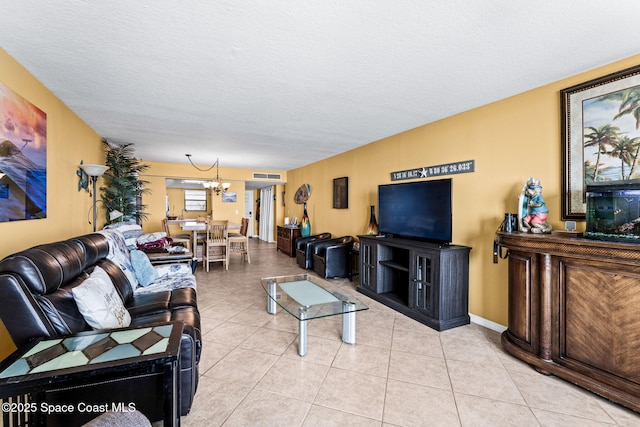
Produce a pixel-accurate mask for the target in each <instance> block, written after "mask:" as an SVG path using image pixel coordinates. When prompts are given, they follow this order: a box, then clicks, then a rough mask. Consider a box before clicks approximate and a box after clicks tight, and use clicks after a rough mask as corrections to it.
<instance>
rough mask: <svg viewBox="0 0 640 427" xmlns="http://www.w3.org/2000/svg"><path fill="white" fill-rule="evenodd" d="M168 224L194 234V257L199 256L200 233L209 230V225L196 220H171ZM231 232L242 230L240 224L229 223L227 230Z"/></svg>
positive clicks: (192, 239)
mask: <svg viewBox="0 0 640 427" xmlns="http://www.w3.org/2000/svg"><path fill="white" fill-rule="evenodd" d="M167 223H168V224H174V225H179V226H180V228H182V230H183V231H190V232H191V233H192V234H193V237H192V238H191V242H192V246H193V250H192V252H193V254H194V256H197V254H198V232H199V231H200V232H203V231H206V230H207V223H206V222H199V221H196V220H195V219H173V220H169V221H167ZM231 230H234V232H235V231H236V230H238V232H239V230H240V224H239V223H236V222H231V221H230V222H229V229H228V230H227V232H230V231H231Z"/></svg>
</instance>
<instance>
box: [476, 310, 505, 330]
mask: <svg viewBox="0 0 640 427" xmlns="http://www.w3.org/2000/svg"><path fill="white" fill-rule="evenodd" d="M469 317H470V318H471V321H472V322H473V323H475V324H477V325H480V326H484V327H485V328H487V329H491V330H492V331H496V332H500V333H503V332H504V331H506V330H507V327H506V326H503V325H501V324H499V323H496V322H492V321H491V320H487V319H485V318H482V317H480V316H476V315H475V314H471V313H469Z"/></svg>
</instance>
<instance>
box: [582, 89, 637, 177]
mask: <svg viewBox="0 0 640 427" xmlns="http://www.w3.org/2000/svg"><path fill="white" fill-rule="evenodd" d="M583 123H584V131H583V137H584V171H585V175H584V178H585V184H588V183H590V182H596V181H613V180H630V179H635V178H640V171H638V170H637V166H638V157H639V156H640V86H634V87H630V88H627V89H623V90H619V91H615V92H611V93H608V94H606V95H602V96H598V97H595V98H592V99H588V100H585V101H584V104H583Z"/></svg>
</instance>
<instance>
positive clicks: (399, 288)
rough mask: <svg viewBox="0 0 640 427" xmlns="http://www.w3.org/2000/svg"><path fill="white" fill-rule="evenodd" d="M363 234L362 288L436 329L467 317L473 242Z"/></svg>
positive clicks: (383, 301)
mask: <svg viewBox="0 0 640 427" xmlns="http://www.w3.org/2000/svg"><path fill="white" fill-rule="evenodd" d="M359 238H360V282H359V284H358V288H357V290H358V291H359V292H361V293H363V294H365V295H367V296H369V297H371V298H373V299H375V300H377V301H379V302H381V303H383V304H385V305H387V306H389V307H391V308H393V309H394V310H397V311H399V312H401V313H403V314H406V315H407V316H409V317H412V318H414V319H416V320H418V321H419V322H422V323H424V324H425V325H427V326H430V327H432V328H433V329H436V330H438V331H442V330H446V329H450V328H454V327H456V326H461V325H466V324H468V323H469V321H470V319H469V312H468V311H469V309H468V300H469V296H468V295H469V252H470V250H471V248H469V247H466V246H458V245H446V246H443V245H438V244H434V243H428V242H422V241H417V240H411V239H404V238H395V237H394V238H379V237H372V236H359Z"/></svg>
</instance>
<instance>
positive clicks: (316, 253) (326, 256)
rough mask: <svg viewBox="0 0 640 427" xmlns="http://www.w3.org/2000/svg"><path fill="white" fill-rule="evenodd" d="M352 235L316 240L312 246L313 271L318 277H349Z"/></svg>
mask: <svg viewBox="0 0 640 427" xmlns="http://www.w3.org/2000/svg"><path fill="white" fill-rule="evenodd" d="M353 242H354V239H353V237H352V236H343V237H339V238H336V239H329V240H323V241H321V242H316V243H315V244H314V246H313V271H315V272H316V273H318V275H319V276H320V277H326V278H330V277H349V271H350V270H351V256H350V254H351V248H352V247H353Z"/></svg>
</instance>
